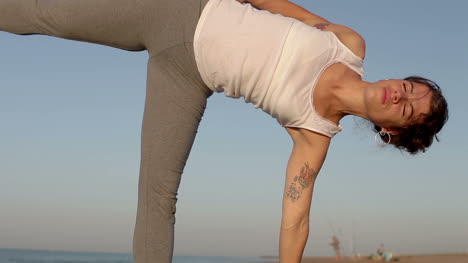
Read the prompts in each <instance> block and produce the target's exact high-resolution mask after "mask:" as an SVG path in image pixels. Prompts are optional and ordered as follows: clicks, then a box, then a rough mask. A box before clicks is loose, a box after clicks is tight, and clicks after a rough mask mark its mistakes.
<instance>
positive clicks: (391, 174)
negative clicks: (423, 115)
mask: <svg viewBox="0 0 468 263" xmlns="http://www.w3.org/2000/svg"><path fill="white" fill-rule="evenodd" d="M296 3H298V4H301V5H303V6H304V7H306V8H307V9H309V10H311V11H313V12H315V13H317V14H319V15H321V16H323V17H325V18H327V19H329V20H330V21H332V22H334V23H338V24H345V25H347V26H350V27H352V28H353V29H355V30H356V31H358V32H359V33H360V34H361V35H362V36H363V37H364V38H365V39H366V43H367V57H366V60H365V71H366V74H365V79H366V80H368V81H376V80H379V79H386V78H402V77H405V76H408V75H412V74H419V75H422V76H426V77H429V78H431V79H433V80H435V81H436V82H438V83H439V85H440V86H441V87H442V88H443V91H444V94H445V96H446V97H447V100H448V102H449V106H450V121H449V123H448V124H447V125H446V128H445V129H444V130H443V132H442V133H441V135H440V138H441V142H440V143H435V144H434V146H433V147H432V148H431V149H430V150H429V152H427V153H426V154H423V155H419V156H409V155H408V154H404V153H400V152H399V151H397V150H392V149H385V148H384V149H381V148H379V147H377V146H376V145H375V143H374V135H373V133H372V132H371V131H370V130H369V127H368V125H367V124H365V122H362V121H361V120H359V119H357V118H352V117H348V118H346V119H345V120H343V121H342V125H343V126H344V127H345V129H344V130H343V132H341V133H340V134H338V135H337V136H336V137H335V138H334V139H333V141H332V145H331V149H330V151H329V155H328V158H327V160H326V163H325V165H324V167H323V169H322V171H321V173H320V176H319V179H318V181H317V183H316V187H315V193H314V201H313V205H312V206H313V208H312V218H311V234H310V237H309V242H308V245H307V247H306V250H305V253H304V254H305V255H330V254H331V252H332V250H331V248H330V247H329V246H328V243H329V241H330V237H331V235H332V234H333V233H335V234H336V235H338V236H339V238H340V239H341V241H342V244H343V247H344V252H345V253H350V252H351V251H352V250H353V247H354V250H355V251H356V252H360V253H369V252H373V251H374V250H375V249H376V248H377V247H378V245H379V244H380V243H381V242H383V243H384V244H385V246H386V247H387V248H388V249H389V250H392V251H394V252H397V253H437V252H468V223H467V222H468V205H467V202H466V200H468V191H466V185H468V178H467V175H468V169H467V167H466V162H467V160H468V159H467V156H466V148H468V139H467V136H466V130H467V128H468V126H467V124H466V114H467V110H466V105H467V103H466V99H467V98H468V89H467V87H466V83H468V74H467V73H468V50H467V47H468V30H467V27H466V19H465V15H466V14H465V11H466V10H467V8H468V4H467V2H466V1H461V0H458V1H446V2H442V1H424V3H423V2H421V1H402V0H397V1H371V0H366V1H359V2H351V1H296ZM0 47H1V48H0V58H1V60H0V92H1V93H0V94H1V95H0V119H1V121H2V128H1V129H0V137H1V138H2V140H1V147H0V159H1V160H2V162H1V163H2V164H1V166H0V178H1V179H0V180H1V184H0V211H1V212H0V247H10V248H36V249H64V250H90V251H111V252H129V251H130V250H131V239H132V232H133V224H134V217H135V210H136V198H137V181H138V169H139V167H138V166H139V147H140V146H139V135H140V131H141V119H142V112H143V103H144V91H145V78H146V73H145V70H146V59H147V54H146V52H139V53H134V52H125V51H121V50H117V49H112V48H108V47H103V46H98V45H93V44H87V43H79V42H73V41H67V40H61V39H57V38H51V37H44V36H28V37H24V36H16V35H12V34H7V33H3V32H1V33H0ZM291 146H292V144H291V140H290V138H289V137H288V135H287V133H286V131H285V130H284V129H282V128H281V127H280V126H279V125H278V124H277V123H276V121H275V120H274V119H272V118H271V117H270V116H268V115H266V114H265V113H263V112H262V111H261V110H255V109H254V108H253V107H252V105H250V104H245V103H244V102H243V101H242V100H233V99H229V98H225V97H224V96H223V95H222V94H215V95H213V96H212V97H211V98H210V100H209V104H208V107H207V111H206V113H205V116H204V119H203V121H202V124H201V126H200V129H199V133H198V135H197V139H196V142H195V145H194V147H193V151H192V153H191V157H190V159H189V161H188V164H187V166H186V169H185V173H184V176H183V179H182V183H181V186H180V191H179V202H178V212H177V225H176V228H177V230H176V239H177V241H176V249H175V253H176V254H179V255H182V254H184V255H187V254H188V255H234V256H235V255H275V254H276V253H277V252H276V250H277V243H278V230H279V223H280V216H281V195H282V189H283V183H284V176H285V169H286V164H287V160H288V158H289V153H290V151H291ZM352 240H355V241H354V242H353V241H352Z"/></svg>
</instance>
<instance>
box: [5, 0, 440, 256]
mask: <svg viewBox="0 0 468 263" xmlns="http://www.w3.org/2000/svg"><path fill="white" fill-rule="evenodd" d="M239 2H248V4H247V3H244V4H241V3H239ZM239 2H236V1H234V0H210V1H208V0H185V1H182V0H171V1H166V0H134V1H131V2H130V1H127V0H95V1H86V0H2V1H0V12H1V16H0V30H2V31H6V32H11V33H15V34H22V35H28V34H44V35H51V36H56V37H61V38H66V39H73V40H79V41H87V42H92V43H97V44H103V45H108V46H112V47H116V48H120V49H124V50H130V51H142V50H147V51H148V53H149V61H148V83H147V97H146V104H145V112H144V119H143V129H142V152H141V169H140V181H139V199H138V211H137V223H136V227H135V236H134V256H135V262H137V263H141V262H170V261H171V260H172V251H173V243H174V223H175V216H174V215H175V210H176V209H175V205H176V200H177V199H176V195H177V189H178V186H179V183H180V177H181V174H182V172H183V169H184V166H185V163H186V161H187V158H188V156H189V153H190V149H191V146H192V144H193V141H194V139H195V134H196V132H197V128H198V125H199V122H200V120H201V118H202V115H203V112H204V109H205V105H206V101H207V98H208V97H209V96H210V95H211V94H212V93H213V91H215V92H224V93H225V94H226V96H229V97H235V98H239V97H241V96H242V97H244V98H245V100H246V101H247V102H251V103H253V104H254V106H255V107H259V108H261V109H262V110H263V111H265V112H267V113H268V114H270V115H271V116H272V117H274V118H276V119H277V120H278V122H279V123H280V124H281V125H282V126H283V127H285V128H286V130H287V131H288V133H289V134H290V136H291V138H292V140H293V142H294V146H293V150H292V153H291V157H290V159H289V162H288V167H287V174H286V184H285V190H284V198H283V217H282V223H281V234H280V235H281V237H280V261H281V262H282V263H289V262H300V259H301V257H302V253H303V249H304V246H305V243H306V240H307V238H308V233H309V223H308V222H309V210H310V204H311V198H312V191H313V185H314V182H315V179H316V177H317V174H318V172H319V170H320V168H321V166H322V164H323V162H324V160H325V156H326V153H327V150H328V147H329V144H330V141H331V138H332V137H333V136H334V135H335V134H336V133H337V132H339V131H340V130H341V126H340V125H339V121H340V120H341V118H343V117H344V116H346V115H350V114H351V115H356V116H360V117H363V118H366V119H368V120H369V121H371V122H372V123H373V124H375V129H376V132H377V134H376V138H378V137H380V138H381V139H382V140H383V141H384V142H386V143H389V144H393V145H395V146H396V147H397V148H400V149H406V150H407V151H408V152H410V153H417V152H419V151H425V149H426V148H427V147H429V146H430V145H431V143H432V141H433V138H434V137H435V136H436V134H437V133H438V132H439V131H440V129H441V128H442V126H443V125H444V124H445V122H446V120H447V116H448V113H447V104H446V102H445V99H444V97H443V96H442V94H441V91H440V89H439V87H438V86H437V85H436V84H435V83H434V82H432V81H430V80H427V79H424V78H420V77H409V78H407V79H405V80H382V81H378V82H375V83H369V82H365V81H363V80H362V75H363V70H362V62H363V59H364V55H365V43H364V40H363V39H362V37H361V36H360V35H359V34H358V33H356V32H354V31H353V30H352V29H350V28H348V27H346V26H342V25H336V24H333V23H331V22H329V21H327V20H326V19H324V18H321V17H319V16H317V15H314V14H312V13H310V12H308V11H307V10H305V9H303V8H301V7H299V6H297V5H295V4H293V3H291V2H288V1H286V0H257V1H255V0H250V1H239ZM259 9H263V10H265V11H260V10H259Z"/></svg>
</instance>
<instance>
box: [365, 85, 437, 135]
mask: <svg viewBox="0 0 468 263" xmlns="http://www.w3.org/2000/svg"><path fill="white" fill-rule="evenodd" d="M431 100H432V91H431V89H430V88H429V87H428V86H427V85H425V84H421V83H417V82H411V81H407V80H399V79H389V80H381V81H378V82H375V83H372V84H370V85H369V86H368V87H366V90H365V93H364V101H365V104H366V109H367V115H368V118H369V120H370V121H372V122H373V123H375V124H376V125H378V126H380V127H383V128H387V129H392V128H402V127H407V126H409V125H410V124H411V123H415V122H422V121H424V115H425V114H428V113H429V112H430V109H431Z"/></svg>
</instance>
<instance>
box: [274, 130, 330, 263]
mask: <svg viewBox="0 0 468 263" xmlns="http://www.w3.org/2000/svg"><path fill="white" fill-rule="evenodd" d="M290 131H291V132H290ZM288 132H290V134H291V136H292V137H293V140H294V148H293V150H292V153H291V157H290V159H289V162H288V168H287V172H286V183H285V188H284V195H283V216H282V220H281V231H280V245H279V255H280V263H299V262H300V261H301V258H302V254H303V251H304V247H305V245H306V242H307V239H308V235H309V214H310V206H311V201H312V192H313V187H314V183H315V179H316V178H317V175H318V172H319V170H320V168H321V167H322V164H323V162H324V160H325V156H326V153H327V150H328V146H329V142H330V139H329V138H326V137H324V136H321V135H318V134H315V133H313V132H309V131H298V130H290V129H288ZM293 133H298V134H293ZM304 134H306V136H307V139H304V138H303V135H304Z"/></svg>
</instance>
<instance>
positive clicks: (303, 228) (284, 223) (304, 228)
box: [281, 216, 309, 232]
mask: <svg viewBox="0 0 468 263" xmlns="http://www.w3.org/2000/svg"><path fill="white" fill-rule="evenodd" d="M281 231H288V232H289V231H294V232H309V216H297V217H294V218H284V217H283V219H282V220H281Z"/></svg>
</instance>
